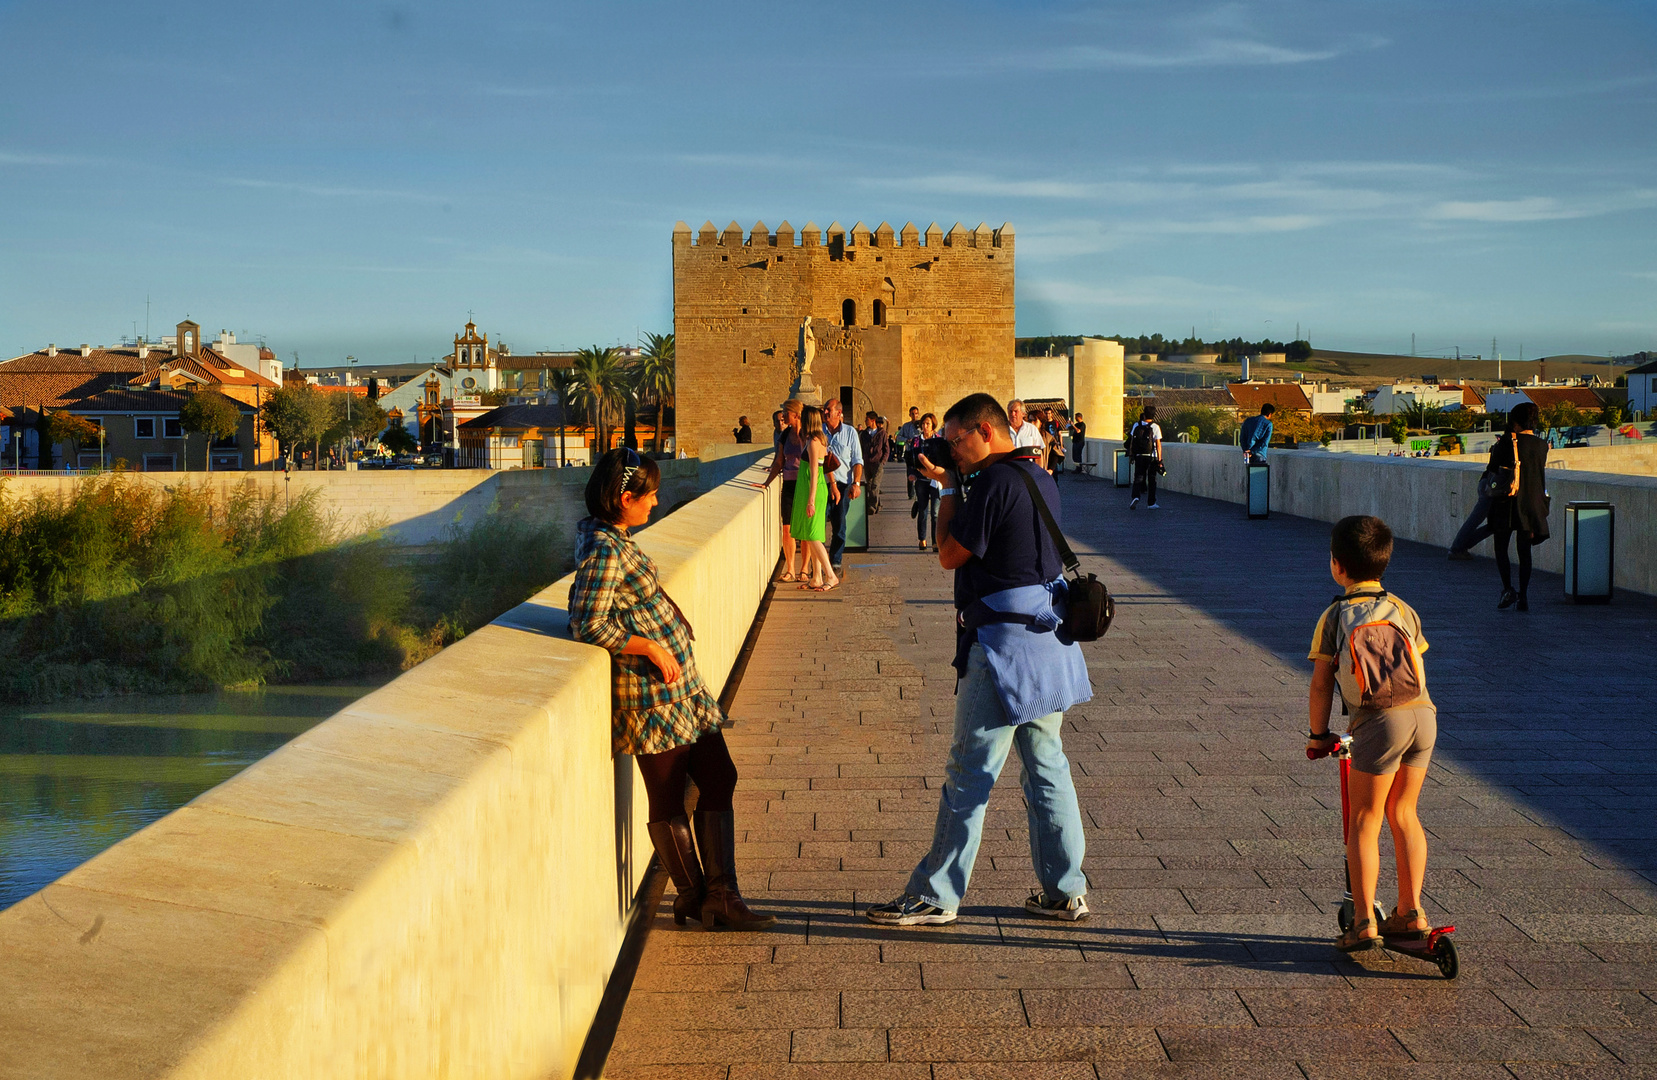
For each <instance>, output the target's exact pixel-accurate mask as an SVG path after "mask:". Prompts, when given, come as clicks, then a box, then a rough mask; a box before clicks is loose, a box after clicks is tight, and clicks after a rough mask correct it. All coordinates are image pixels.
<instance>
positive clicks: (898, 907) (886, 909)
mask: <svg viewBox="0 0 1657 1080" xmlns="http://www.w3.org/2000/svg"><path fill="white" fill-rule="evenodd" d="M865 914H866V915H868V917H869V921H870V922H872V923H879V924H880V925H882V926H948V925H949V924H950V923H952V922H954V921H955V912H953V911H945V910H944V909H943V908H941V907H938V906H937V905H935V904H929V903H927V902H926V901H925V900H922V899H921V898H920V897H918V896H911V895H909V894H908V893H904V894H903V895H902V896H900V897H898V898H897V899H896V900H893V901H892V902H891V903H890V904H876V905H875V906H874V907H872V908H870V909H869V910H868V911H867V912H865Z"/></svg>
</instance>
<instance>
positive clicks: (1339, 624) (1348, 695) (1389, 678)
mask: <svg viewBox="0 0 1657 1080" xmlns="http://www.w3.org/2000/svg"><path fill="white" fill-rule="evenodd" d="M1404 627H1405V619H1404V614H1403V612H1402V611H1401V610H1400V608H1399V606H1398V603H1397V601H1395V600H1393V599H1392V598H1391V597H1390V596H1388V595H1387V593H1386V590H1385V589H1383V590H1381V591H1380V592H1362V593H1353V594H1352V595H1350V596H1338V597H1336V598H1335V681H1336V682H1337V683H1339V684H1340V688H1341V702H1342V704H1343V705H1345V706H1348V707H1351V708H1362V709H1396V708H1400V707H1402V706H1405V705H1409V704H1411V703H1412V702H1414V701H1416V700H1418V699H1419V698H1420V697H1421V688H1422V686H1423V684H1424V683H1425V681H1426V680H1425V679H1424V678H1423V676H1422V671H1421V653H1420V652H1419V651H1417V649H1416V646H1415V638H1413V637H1411V636H1410V632H1409V631H1408V630H1406V629H1405V628H1404Z"/></svg>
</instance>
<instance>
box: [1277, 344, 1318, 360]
mask: <svg viewBox="0 0 1657 1080" xmlns="http://www.w3.org/2000/svg"><path fill="white" fill-rule="evenodd" d="M1283 358H1284V360H1286V361H1288V362H1289V363H1291V364H1303V363H1305V362H1306V361H1308V360H1310V359H1311V358H1312V343H1311V342H1310V341H1291V342H1289V344H1288V345H1286V346H1284V348H1283Z"/></svg>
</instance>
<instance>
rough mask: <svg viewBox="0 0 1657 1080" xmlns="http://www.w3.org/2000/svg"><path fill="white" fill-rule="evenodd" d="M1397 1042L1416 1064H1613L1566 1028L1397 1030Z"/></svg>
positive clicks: (1583, 1035) (1598, 1047) (1592, 1043)
mask: <svg viewBox="0 0 1657 1080" xmlns="http://www.w3.org/2000/svg"><path fill="white" fill-rule="evenodd" d="M1392 1032H1393V1034H1394V1035H1396V1036H1397V1037H1398V1041H1399V1042H1401V1043H1403V1044H1404V1046H1405V1047H1406V1048H1407V1049H1408V1050H1409V1052H1410V1056H1411V1057H1413V1058H1415V1059H1416V1060H1417V1061H1555V1062H1567V1063H1574V1062H1584V1063H1590V1064H1591V1063H1594V1062H1614V1061H1615V1060H1616V1058H1614V1057H1612V1056H1611V1054H1610V1052H1608V1051H1607V1050H1606V1049H1605V1047H1604V1046H1602V1045H1600V1043H1598V1042H1596V1041H1595V1040H1594V1037H1591V1036H1590V1035H1589V1034H1588V1033H1587V1032H1586V1031H1573V1030H1571V1029H1568V1028H1524V1027H1499V1028H1494V1027H1475V1026H1473V1025H1471V1024H1464V1025H1462V1026H1460V1027H1456V1028H1440V1027H1434V1028H1424V1027H1398V1028H1394V1029H1392Z"/></svg>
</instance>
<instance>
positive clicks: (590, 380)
mask: <svg viewBox="0 0 1657 1080" xmlns="http://www.w3.org/2000/svg"><path fill="white" fill-rule="evenodd" d="M570 373H571V375H572V376H573V379H574V385H572V386H571V387H570V389H571V391H572V395H571V396H572V397H573V398H574V399H575V401H576V403H577V404H579V405H581V406H582V407H583V408H585V409H586V410H587V416H588V419H589V420H590V421H591V423H592V429H593V436H594V440H595V441H594V444H593V445H594V449H593V460H594V461H597V460H598V455H600V454H602V453H604V452H605V451H606V450H608V449H610V433H611V432H612V431H613V430H614V425H613V424H612V423H611V421H612V420H613V419H614V418H615V417H616V415H617V414H618V413H619V412H620V410H621V406H622V403H623V402H624V401H625V400H626V398H627V394H628V389H629V388H628V385H627V372H626V370H625V369H624V368H623V367H622V364H621V352H620V351H619V350H617V349H611V348H604V347H601V346H598V345H594V346H593V347H592V348H590V349H581V350H580V351H578V352H577V353H576V355H575V366H574V367H573V368H571V369H570Z"/></svg>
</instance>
